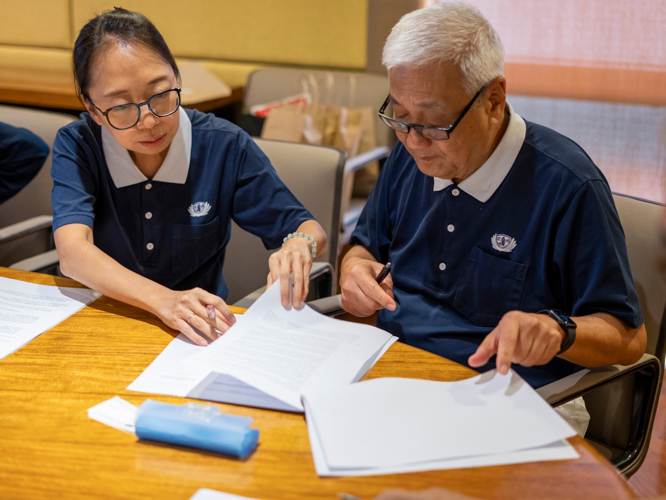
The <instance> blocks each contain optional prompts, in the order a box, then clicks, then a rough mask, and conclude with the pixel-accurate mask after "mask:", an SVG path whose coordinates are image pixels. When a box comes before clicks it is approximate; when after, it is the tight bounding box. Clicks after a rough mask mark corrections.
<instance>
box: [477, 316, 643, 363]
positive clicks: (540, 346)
mask: <svg viewBox="0 0 666 500" xmlns="http://www.w3.org/2000/svg"><path fill="white" fill-rule="evenodd" d="M571 319H573V321H574V322H575V323H576V325H577V328H576V340H575V342H574V343H573V345H572V346H571V347H570V348H569V349H568V350H567V351H566V352H564V353H562V354H561V356H560V357H561V358H562V359H565V360H567V361H570V362H572V363H576V364H578V365H581V366H587V367H590V368H592V367H597V366H606V365H613V364H621V365H629V364H631V363H635V362H636V361H638V360H639V359H640V357H641V356H642V355H643V353H644V352H645V346H646V345H647V334H646V332H645V325H641V326H640V327H638V328H631V327H629V326H628V325H627V324H625V323H624V322H622V321H620V320H619V319H617V318H615V317H614V316H612V315H610V314H606V313H597V314H591V315H588V316H579V317H573V318H571ZM564 335H565V333H564V330H563V329H562V328H561V327H560V326H559V325H558V323H557V321H555V320H554V319H553V318H551V317H550V316H548V315H546V314H534V313H525V312H521V311H511V312H508V313H507V314H505V315H504V317H503V318H502V319H501V321H500V322H499V324H498V325H497V327H496V328H495V329H494V330H493V331H492V332H490V333H489V334H488V336H487V337H486V338H485V339H484V341H483V342H482V343H481V345H480V346H479V348H478V349H477V351H476V352H475V353H474V354H473V355H472V356H470V358H469V361H468V362H469V365H470V366H471V367H480V366H483V365H485V364H486V363H487V362H488V361H489V360H490V358H491V357H492V356H493V355H497V359H496V366H497V370H498V371H499V372H500V373H502V374H505V373H507V372H508V370H509V368H510V366H511V363H517V364H520V365H523V366H535V365H544V364H546V363H548V362H549V361H550V360H552V359H553V358H554V357H555V356H556V354H557V353H558V351H559V350H560V346H561V344H562V340H563V339H564Z"/></svg>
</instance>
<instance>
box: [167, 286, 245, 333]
mask: <svg viewBox="0 0 666 500" xmlns="http://www.w3.org/2000/svg"><path fill="white" fill-rule="evenodd" d="M207 306H212V307H207ZM211 309H213V312H214V313H215V314H211V311H210V310H211ZM155 314H157V316H158V317H159V318H160V319H161V320H162V321H163V322H164V323H165V324H166V325H167V326H170V327H171V328H173V329H175V330H179V331H180V332H182V333H184V334H185V335H186V336H187V337H188V338H189V339H190V340H192V341H193V342H195V343H196V344H198V345H207V344H208V341H207V340H206V338H204V337H203V336H205V337H207V338H208V340H215V339H216V338H217V337H218V336H219V335H218V333H217V331H216V329H217V330H219V331H221V332H223V333H224V332H226V331H227V330H228V329H229V327H230V326H231V325H232V324H233V323H235V321H236V318H235V317H234V315H233V313H232V312H231V309H230V308H229V306H227V305H226V304H225V303H224V301H223V300H222V299H221V298H219V297H217V296H216V295H213V294H211V293H208V292H206V291H205V290H202V289H200V288H194V289H192V290H184V291H172V290H168V295H167V297H165V298H164V299H163V300H160V305H159V307H158V309H157V310H156V311H155ZM202 335H203V336H202Z"/></svg>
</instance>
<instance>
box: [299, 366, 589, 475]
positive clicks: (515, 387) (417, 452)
mask: <svg viewBox="0 0 666 500" xmlns="http://www.w3.org/2000/svg"><path fill="white" fill-rule="evenodd" d="M303 400H304V403H305V408H306V419H307V423H308V431H309V434H310V443H311V446H312V450H313V456H314V458H315V466H316V468H317V471H318V473H320V475H371V474H388V473H396V472H409V471H416V470H432V469H440V468H451V467H473V466H481V465H495V464H501V463H516V462H520V461H536V460H552V459H557V458H576V457H577V454H576V452H575V450H573V448H571V447H570V446H569V445H568V443H566V441H563V439H565V438H567V437H571V436H574V435H575V432H574V431H573V429H572V428H571V427H570V426H569V425H568V424H567V423H566V422H565V421H564V420H563V419H562V418H561V417H560V416H559V415H557V414H556V413H555V412H554V411H553V409H552V408H551V407H550V406H549V405H548V404H547V403H546V402H545V401H544V400H543V399H542V398H541V397H540V396H539V395H538V394H537V393H536V392H535V391H534V390H533V389H532V388H531V387H530V386H529V384H527V383H526V382H525V381H524V380H522V379H521V378H520V377H519V376H518V375H517V374H516V373H515V372H513V371H511V372H510V374H509V375H506V376H502V375H499V374H497V373H496V372H495V371H494V370H492V371H490V372H487V373H484V374H482V375H479V376H477V377H473V378H470V379H467V380H463V381H460V382H433V381H428V380H413V379H400V378H382V379H374V380H369V381H366V382H361V383H359V384H353V385H349V386H345V387H335V388H329V389H328V390H327V391H312V392H307V393H305V394H304V396H303ZM518 452H520V453H518ZM447 462H448V463H447Z"/></svg>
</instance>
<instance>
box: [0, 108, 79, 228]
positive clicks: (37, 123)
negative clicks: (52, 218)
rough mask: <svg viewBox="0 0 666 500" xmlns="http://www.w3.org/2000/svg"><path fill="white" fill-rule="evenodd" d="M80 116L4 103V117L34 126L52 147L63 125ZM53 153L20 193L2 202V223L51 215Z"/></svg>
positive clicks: (1, 118) (13, 122) (1, 110)
mask: <svg viewBox="0 0 666 500" xmlns="http://www.w3.org/2000/svg"><path fill="white" fill-rule="evenodd" d="M75 120H76V118H74V117H73V116H69V115H64V114H60V113H51V112H47V111H37V110H34V109H26V108H19V107H13V106H0V121H1V122H4V123H7V124H9V125H12V126H14V127H21V128H25V129H28V130H30V131H31V132H33V133H34V134H36V135H38V136H39V137H41V138H42V139H43V140H44V142H46V144H48V146H49V148H50V149H53V140H54V139H55V136H56V133H57V132H58V130H60V128H61V127H64V126H65V125H67V124H68V123H71V122H73V121H75ZM52 189H53V181H52V180H51V155H50V154H49V156H48V158H47V159H46V163H44V166H43V167H42V169H41V170H40V171H39V173H38V174H37V176H36V177H35V178H34V179H33V180H32V181H31V182H30V183H29V184H28V185H27V186H26V187H25V188H23V189H22V190H21V192H19V193H18V194H17V195H16V196H14V197H13V198H11V199H9V200H8V201H6V202H5V203H3V204H2V205H0V227H5V226H8V225H10V224H14V223H16V222H21V221H23V220H25V219H28V218H30V217H34V216H36V215H51V214H53V209H52V208H51V190H52Z"/></svg>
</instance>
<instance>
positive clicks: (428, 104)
mask: <svg viewBox="0 0 666 500" xmlns="http://www.w3.org/2000/svg"><path fill="white" fill-rule="evenodd" d="M390 101H391V104H393V105H395V106H403V104H401V102H400V100H399V99H396V98H395V96H394V95H393V93H391V94H390ZM412 102H413V103H414V105H415V106H416V107H417V108H422V109H434V110H438V109H442V108H443V107H444V103H443V102H442V101H440V100H424V101H420V100H418V98H417V99H416V100H412Z"/></svg>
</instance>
